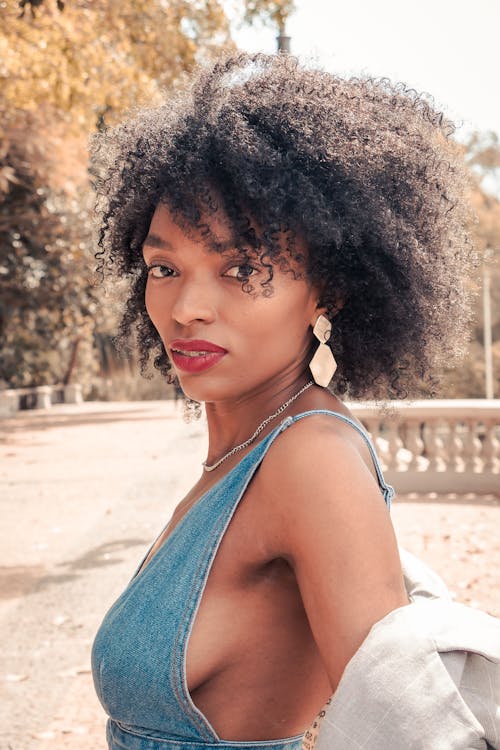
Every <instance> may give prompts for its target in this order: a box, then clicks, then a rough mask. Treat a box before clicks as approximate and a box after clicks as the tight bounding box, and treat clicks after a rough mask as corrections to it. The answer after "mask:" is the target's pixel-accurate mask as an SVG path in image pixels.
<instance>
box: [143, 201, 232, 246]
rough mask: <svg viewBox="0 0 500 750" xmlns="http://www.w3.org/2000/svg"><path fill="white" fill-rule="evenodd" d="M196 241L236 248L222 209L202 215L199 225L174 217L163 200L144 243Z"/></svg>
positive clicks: (155, 244) (208, 244)
mask: <svg viewBox="0 0 500 750" xmlns="http://www.w3.org/2000/svg"><path fill="white" fill-rule="evenodd" d="M186 242H190V243H193V242H194V243H196V244H202V245H205V246H209V247H216V248H217V249H218V250H225V249H229V248H230V247H234V243H235V241H234V237H233V233H232V231H231V228H230V226H229V222H228V221H227V220H226V219H225V218H224V215H223V213H222V212H221V211H220V210H219V211H217V212H216V213H214V214H212V215H209V216H208V215H206V216H203V217H202V218H201V220H200V221H199V222H198V224H196V225H193V224H188V223H187V222H185V221H182V220H181V219H179V218H177V217H176V216H174V214H173V213H172V211H171V210H170V208H169V207H168V206H166V205H164V204H162V203H160V204H159V205H158V206H157V207H156V209H155V212H154V214H153V217H152V219H151V224H150V227H149V231H148V235H147V237H146V239H145V240H144V246H145V247H146V246H148V247H156V248H160V249H162V248H165V249H172V248H174V247H175V246H178V245H179V244H182V243H186Z"/></svg>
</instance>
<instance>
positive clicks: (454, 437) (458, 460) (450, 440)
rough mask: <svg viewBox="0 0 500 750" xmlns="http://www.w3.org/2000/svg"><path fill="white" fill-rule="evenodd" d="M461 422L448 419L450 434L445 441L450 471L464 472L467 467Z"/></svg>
mask: <svg viewBox="0 0 500 750" xmlns="http://www.w3.org/2000/svg"><path fill="white" fill-rule="evenodd" d="M460 427H461V423H460V422H458V421H457V420H453V419H448V435H447V437H446V440H445V441H444V448H445V451H446V454H447V459H446V464H447V470H448V471H455V472H462V471H464V469H465V462H464V441H463V440H462V437H461V435H460Z"/></svg>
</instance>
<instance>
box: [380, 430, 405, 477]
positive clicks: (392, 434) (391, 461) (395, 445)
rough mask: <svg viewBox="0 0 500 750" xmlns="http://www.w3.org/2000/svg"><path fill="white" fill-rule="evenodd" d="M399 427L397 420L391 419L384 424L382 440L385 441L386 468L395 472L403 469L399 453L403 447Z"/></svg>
mask: <svg viewBox="0 0 500 750" xmlns="http://www.w3.org/2000/svg"><path fill="white" fill-rule="evenodd" d="M399 425H400V422H399V420H397V419H395V418H394V417H391V418H390V419H388V420H387V422H384V427H385V429H384V433H383V435H384V438H385V439H386V440H387V452H386V456H387V468H388V469H395V470H396V471H400V470H401V468H403V466H402V462H401V458H400V456H399V451H400V450H401V448H403V447H404V444H403V441H402V440H401V437H400V435H399Z"/></svg>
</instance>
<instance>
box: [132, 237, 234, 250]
mask: <svg viewBox="0 0 500 750" xmlns="http://www.w3.org/2000/svg"><path fill="white" fill-rule="evenodd" d="M217 245H218V251H219V252H225V251H227V250H234V249H237V248H235V243H234V240H224V241H223V242H218V243H217ZM142 246H143V247H146V246H148V247H156V248H158V249H159V250H171V251H172V252H175V247H174V246H173V245H172V244H171V243H170V242H169V241H168V240H164V239H163V237H160V236H159V235H157V234H152V233H150V234H148V236H147V237H146V239H145V240H144V242H143V244H142Z"/></svg>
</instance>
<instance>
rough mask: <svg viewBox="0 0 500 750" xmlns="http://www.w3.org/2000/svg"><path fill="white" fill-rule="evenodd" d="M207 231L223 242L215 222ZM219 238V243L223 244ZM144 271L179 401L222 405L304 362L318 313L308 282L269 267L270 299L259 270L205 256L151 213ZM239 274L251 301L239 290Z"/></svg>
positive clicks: (198, 242) (227, 256) (196, 243)
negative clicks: (185, 398) (178, 386)
mask: <svg viewBox="0 0 500 750" xmlns="http://www.w3.org/2000/svg"><path fill="white" fill-rule="evenodd" d="M211 226H212V229H215V231H216V232H217V236H218V237H219V238H220V239H221V240H222V241H225V240H227V238H228V237H229V232H228V231H227V229H225V226H224V224H223V223H222V222H221V221H220V219H215V220H213V221H212V224H211ZM224 235H225V236H224ZM144 260H145V262H146V265H147V266H148V268H149V272H148V280H147V286H146V308H147V311H148V314H149V316H150V318H151V320H152V322H153V324H154V326H155V328H156V329H157V331H158V333H159V335H160V336H161V339H162V341H163V344H164V346H165V349H166V351H167V354H168V357H169V359H170V361H171V363H172V366H173V368H174V370H175V372H176V374H177V377H178V378H179V381H180V383H181V386H182V388H183V390H184V392H185V394H186V395H187V396H189V397H190V398H193V399H195V400H197V401H206V402H207V401H208V402H212V401H227V400H232V399H238V398H241V397H244V396H245V395H251V394H252V392H254V391H256V390H261V389H262V388H263V387H266V386H267V385H269V386H272V385H273V383H280V384H283V383H284V382H285V384H286V378H287V376H289V377H290V380H292V379H293V378H294V377H297V375H300V374H302V372H303V371H304V370H305V368H306V366H307V362H308V355H309V350H310V344H311V338H312V330H311V325H313V324H314V321H315V319H316V317H317V315H318V313H319V312H320V311H319V310H318V309H317V302H318V295H317V292H316V290H315V289H313V287H312V286H311V284H310V282H309V281H308V280H307V279H305V278H303V279H298V280H295V279H294V278H293V276H292V274H290V273H288V274H287V273H285V272H283V271H280V270H279V268H278V267H277V266H274V269H273V270H274V276H273V280H272V287H273V294H272V295H271V296H269V297H265V296H264V295H263V294H262V292H261V289H262V287H261V286H260V282H261V281H264V280H265V279H267V270H266V269H265V268H264V269H263V268H260V267H259V264H258V263H253V261H252V262H251V263H250V265H247V263H248V262H246V261H245V259H242V257H241V254H240V253H238V250H237V249H233V248H231V247H229V248H228V250H227V251H224V252H223V253H222V254H221V253H218V252H212V251H210V250H209V249H208V248H207V246H206V245H205V244H204V243H203V239H202V238H198V237H194V236H191V237H189V236H187V235H186V234H185V233H184V232H183V231H182V229H181V228H180V227H179V226H178V225H177V224H176V223H175V222H174V221H173V219H172V217H171V215H170V212H169V210H168V208H166V207H165V206H162V205H159V206H158V207H157V209H156V211H155V213H154V215H153V219H152V221H151V226H150V229H149V234H148V236H147V238H146V240H145V242H144ZM242 274H243V275H244V276H245V277H246V276H248V277H249V281H250V282H251V284H252V286H253V287H254V289H255V292H256V293H255V294H253V293H248V292H245V291H243V289H242V281H241V278H242Z"/></svg>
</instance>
